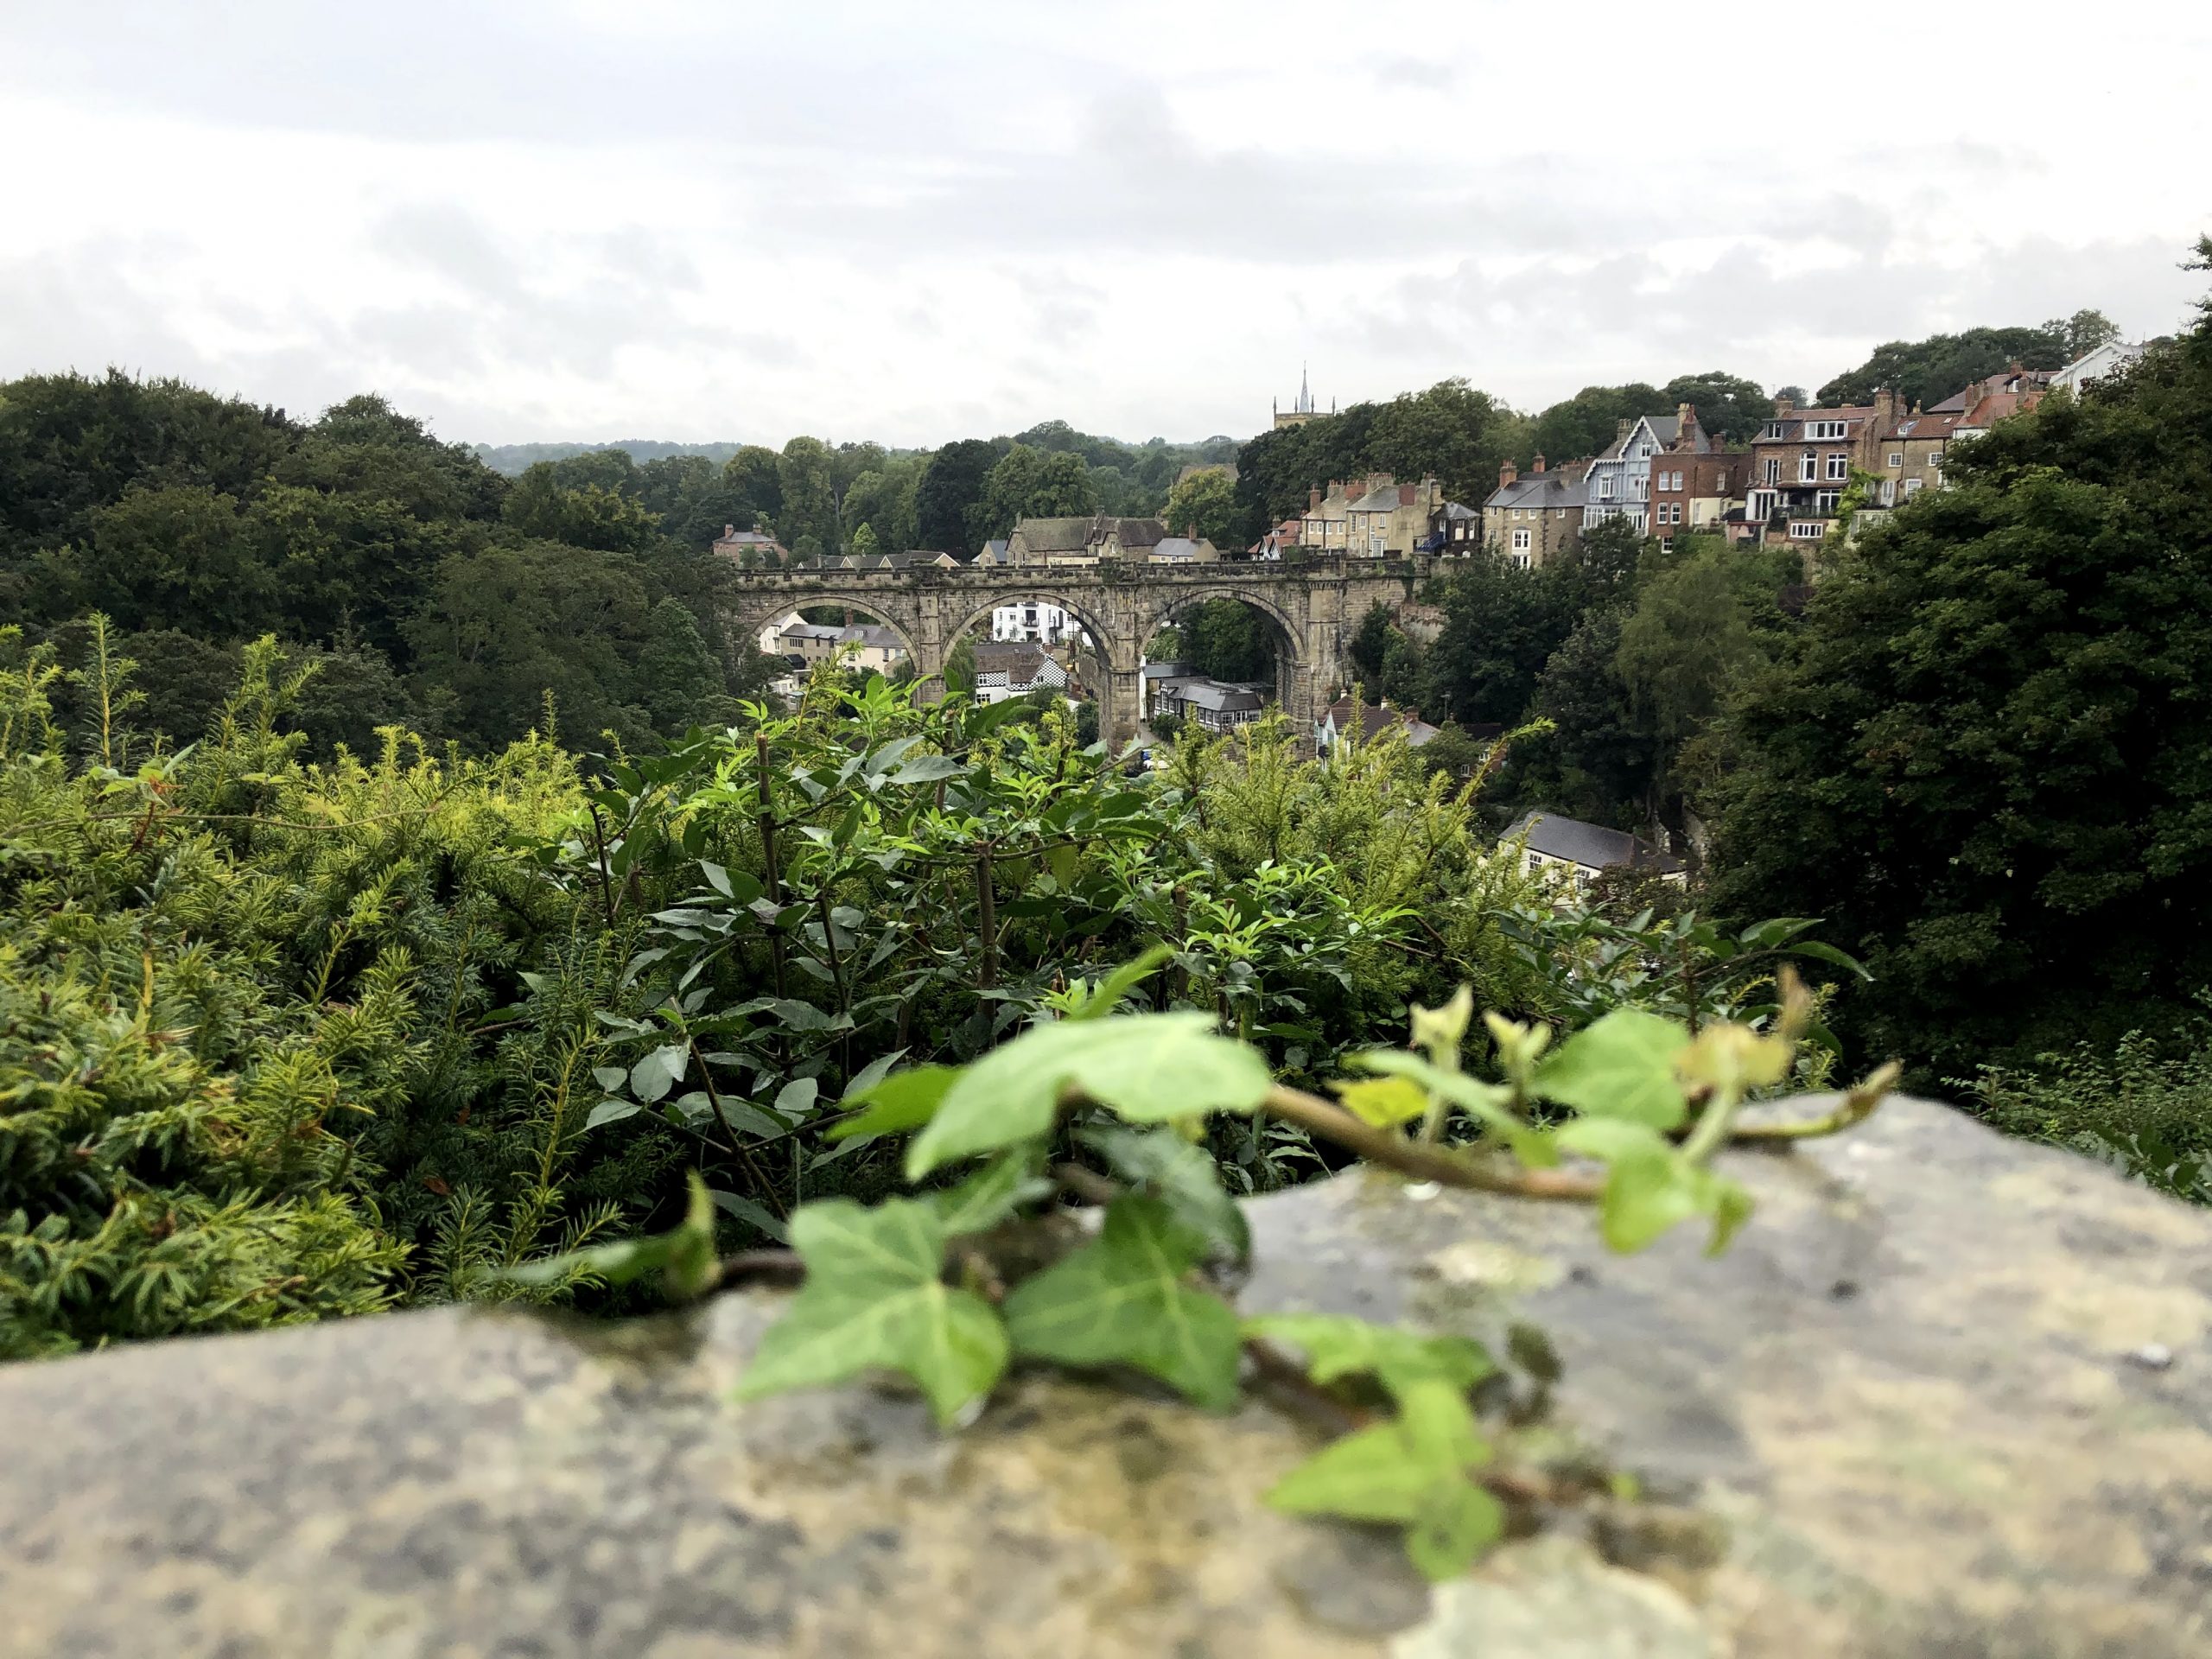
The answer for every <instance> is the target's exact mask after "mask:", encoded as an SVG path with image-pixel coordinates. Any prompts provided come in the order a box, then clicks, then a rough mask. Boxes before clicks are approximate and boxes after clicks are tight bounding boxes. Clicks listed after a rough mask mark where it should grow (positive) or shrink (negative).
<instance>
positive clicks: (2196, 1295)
mask: <svg viewBox="0 0 2212 1659" xmlns="http://www.w3.org/2000/svg"><path fill="white" fill-rule="evenodd" d="M1732 1165H1733V1167H1734V1169H1735V1172H1736V1173H1738V1174H1739V1175H1740V1176H1741V1177H1742V1178H1743V1179H1745V1180H1746V1181H1747V1182H1748V1183H1749V1184H1750V1185H1751V1186H1752V1188H1753V1189H1754V1191H1755V1192H1757V1193H1758V1198H1759V1200H1760V1210H1759V1213H1758V1216H1757V1217H1755V1218H1754V1219H1753V1221H1752V1223H1751V1225H1750V1226H1749V1227H1748V1228H1747V1229H1746V1230H1745V1232H1744V1233H1743V1234H1742V1235H1741V1236H1740V1237H1739V1238H1738V1242H1737V1243H1736V1245H1735V1247H1734V1248H1733V1249H1732V1251H1731V1252H1730V1253H1729V1255H1726V1256H1725V1257H1723V1258H1720V1259H1719V1260H1717V1261H1708V1260H1706V1259H1704V1258H1703V1257H1702V1256H1701V1255H1700V1253H1699V1249H1698V1246H1699V1241H1698V1240H1697V1239H1695V1238H1694V1237H1692V1236H1689V1235H1688V1231H1687V1230H1685V1231H1684V1232H1682V1233H1680V1234H1678V1235H1676V1236H1672V1237H1670V1238H1669V1239H1668V1240H1666V1241H1664V1242H1663V1243H1662V1244H1661V1245H1660V1246H1658V1247H1657V1248H1656V1249H1653V1250H1651V1251H1649V1252H1648V1253H1647V1254H1645V1255H1641V1256H1637V1257H1634V1258H1629V1259H1622V1258H1618V1257H1614V1256H1611V1255H1607V1254H1606V1253H1605V1251H1604V1250H1603V1249H1602V1248H1601V1247H1600V1246H1599V1243H1598V1241H1597V1239H1596V1236H1595V1229H1594V1226H1593V1224H1592V1218H1591V1217H1590V1216H1589V1215H1588V1214H1587V1213H1586V1211H1580V1210H1579V1209H1574V1208H1570V1207H1566V1206H1548V1205H1536V1204H1528V1203H1521V1202H1515V1201H1504V1200H1498V1199H1494V1198H1482V1197H1479V1196H1476V1195H1469V1194H1459V1193H1443V1194H1440V1195H1438V1196H1437V1197H1435V1198H1432V1199H1429V1200H1427V1201H1426V1202H1414V1201H1410V1200H1409V1199H1408V1197H1407V1195H1406V1193H1405V1192H1404V1191H1403V1190H1402V1189H1401V1188H1399V1187H1398V1186H1397V1185H1395V1183H1394V1182H1391V1181H1389V1180H1386V1179H1381V1178H1379V1177H1370V1176H1362V1175H1354V1176H1348V1177H1344V1178H1340V1179H1337V1180H1334V1181H1332V1182H1329V1183H1326V1184H1323V1185H1316V1186H1312V1187H1307V1188H1304V1189H1300V1190H1298V1191H1296V1192H1287V1193H1283V1194H1279V1195H1275V1196H1273V1197H1270V1198H1265V1199H1262V1200H1259V1201H1257V1202H1255V1204H1253V1205H1252V1206H1251V1214H1252V1219H1253V1223H1254V1227H1255V1234H1256V1238H1257V1253H1258V1266H1257V1269H1256V1272H1255V1276H1254V1277H1253V1279H1252V1281H1251V1282H1250V1283H1249V1285H1248V1286H1247V1287H1246V1289H1245V1292H1244V1294H1243V1306H1246V1307H1247V1308H1249V1309H1260V1308H1294V1307H1320V1308H1327V1309H1332V1310H1338V1311H1344V1312H1356V1313H1364V1314H1368V1315H1370V1316H1375V1317H1382V1318H1392V1317H1403V1318H1406V1319H1412V1320H1416V1321H1419V1322H1422V1323H1425V1324H1428V1325H1433V1326H1436V1327H1439V1328H1450V1329H1456V1330H1462V1331H1465V1332H1470V1333H1471V1334H1475V1335H1478V1336H1481V1337H1484V1338H1488V1339H1491V1340H1492V1341H1494V1342H1495V1341H1501V1340H1502V1338H1503V1332H1504V1330H1505V1328H1506V1326H1507V1325H1509V1324H1510V1322H1513V1321H1516V1320H1529V1321H1533V1322H1534V1323H1535V1324H1536V1325H1540V1326H1541V1327H1542V1328H1543V1329H1544V1330H1545V1331H1546V1332H1548V1335H1549V1337H1550V1339H1551V1342H1552V1344H1553V1346H1554V1348H1555V1350H1556V1351H1557V1354H1558V1356H1559V1358H1560V1363H1561V1364H1562V1366H1563V1375H1562V1376H1561V1379H1560V1383H1559V1385H1558V1390H1557V1403H1556V1411H1555V1418H1554V1421H1556V1423H1557V1425H1558V1427H1559V1428H1560V1432H1561V1433H1569V1434H1573V1435H1575V1436H1578V1437H1580V1439H1581V1440H1585V1441H1586V1443H1587V1444H1588V1445H1589V1446H1590V1447H1591V1448H1592V1451H1593V1452H1595V1453H1597V1454H1599V1455H1600V1456H1602V1457H1603V1458H1604V1459H1605V1460H1606V1461H1607V1462H1608V1463H1609V1464H1611V1465H1613V1466H1616V1467H1618V1468H1621V1469H1624V1470H1627V1471H1633V1472H1634V1473H1635V1474H1636V1475H1637V1477H1638V1478H1639V1479H1640V1481H1641V1483H1642V1484H1643V1489H1644V1491H1645V1492H1646V1493H1647V1495H1648V1496H1649V1497H1650V1498H1651V1499H1653V1500H1655V1501H1654V1502H1652V1503H1644V1504H1641V1505H1637V1506H1634V1507H1622V1508H1620V1509H1618V1510H1597V1511H1592V1510H1588V1509H1583V1510H1577V1511H1575V1512H1573V1513H1572V1514H1567V1513H1562V1514H1560V1515H1557V1516H1550V1517H1548V1524H1547V1525H1546V1526H1545V1527H1544V1529H1542V1530H1541V1531H1540V1532H1539V1533H1537V1534H1536V1535H1532V1536H1529V1537H1526V1538H1522V1539H1518V1540H1516V1541H1513V1542H1510V1543H1509V1544H1507V1545H1505V1546H1504V1547H1503V1548H1500V1549H1498V1550H1497V1551H1496V1552H1495V1553H1494V1554H1492V1555H1491V1557H1490V1558H1489V1559H1488V1560H1485V1561H1484V1564H1483V1565H1482V1566H1481V1567H1478V1569H1477V1571H1476V1573H1474V1574H1472V1575H1471V1576H1470V1577H1469V1578H1468V1579H1466V1580H1463V1581H1461V1582H1459V1583H1456V1584H1453V1585H1451V1586H1446V1587H1445V1588H1444V1589H1442V1590H1440V1591H1437V1592H1431V1591H1430V1590H1429V1588H1428V1587H1427V1586H1425V1585H1423V1584H1421V1582H1420V1581H1419V1580H1417V1579H1415V1578H1414V1577H1413V1576H1412V1574H1411V1573H1410V1572H1409V1570H1408V1568H1406V1567H1405V1566H1404V1565H1403V1562H1402V1558H1401V1556H1400V1554H1399V1552H1398V1548H1397V1545H1396V1542H1395V1539H1393V1538H1392V1537H1390V1536H1389V1535H1383V1534H1380V1533H1374V1532H1370V1531H1367V1530H1364V1529H1357V1528H1352V1527H1345V1526H1335V1525H1328V1524H1321V1523H1314V1522H1298V1521H1292V1520H1289V1519H1287V1518H1284V1517H1281V1516H1274V1515H1272V1514H1270V1513H1269V1512H1268V1510H1265V1509H1264V1507H1263V1506H1262V1503H1261V1501H1260V1500H1261V1495H1262V1492H1264V1491H1265V1490H1266V1488H1267V1486H1268V1484H1270V1482H1271V1481H1272V1480H1273V1479H1274V1478H1275V1477H1276V1476H1278V1475H1279V1474H1280V1473H1281V1472H1282V1471H1284V1470H1286V1469H1287V1468H1288V1467H1289V1466H1290V1465H1292V1464H1294V1462H1296V1461H1297V1460H1299V1459H1300V1458H1302V1457H1303V1456H1304V1455H1306V1452H1307V1451H1308V1450H1309V1449H1310V1448H1311V1446H1312V1445H1313V1438H1312V1435H1311V1433H1310V1431H1309V1430H1307V1429H1306V1427H1303V1426H1301V1425H1300V1424H1299V1423H1298V1422H1295V1421H1292V1420H1290V1419H1289V1418H1287V1417H1286V1416H1283V1415H1282V1414H1279V1413H1278V1412H1276V1411H1275V1410H1274V1409H1273V1408H1270V1407H1268V1406H1266V1405H1264V1404H1260V1403H1253V1404H1249V1405H1247V1406H1245V1407H1244V1408H1242V1409H1241V1410H1240V1411H1238V1412H1237V1413H1236V1414H1234V1415H1232V1416H1230V1417H1227V1418H1210V1417H1206V1416H1204V1415H1202V1414H1199V1413H1198V1412H1195V1411H1193V1410H1191V1409H1189V1408H1185V1407H1183V1406H1181V1405H1179V1404H1177V1403H1175V1402H1172V1401H1168V1400H1164V1399H1160V1398H1158V1397H1154V1396H1152V1395H1143V1394H1132V1393H1130V1392H1128V1391H1127V1390H1124V1389H1115V1388H1110V1387H1107V1386H1104V1385H1097V1384H1092V1383H1086V1382H1084V1381H1080V1380H1076V1379H1071V1378H1066V1377H1061V1376H1051V1375H1044V1374H1032V1375H1023V1376H1019V1377H1017V1378H1016V1379H1015V1380H1014V1382H1013V1383H1011V1384H1010V1385H1009V1386H1008V1387H1007V1389H1004V1390H1003V1391H1002V1393H1001V1396H1000V1397H999V1398H998V1400H997V1401H996V1402H994V1404H993V1405H992V1407H991V1408H990V1409H989V1410H988V1412H987V1413H986V1414H984V1416H983V1417H982V1420H981V1421H979V1422H977V1423H976V1424H975V1425H974V1426H973V1427H970V1428H969V1429H967V1430H965V1431H963V1432H962V1433H957V1434H953V1435H940V1434H938V1433H937V1432H936V1431H935V1430H934V1429H932V1428H931V1427H930V1424H929V1422H928V1419H927V1416H926V1414H925V1411H924V1410H923V1408H921V1407H920V1405H919V1404H918V1402H916V1401H915V1400H913V1399H912V1398H911V1397H909V1396H908V1395H905V1394H904V1393H902V1392H900V1391H899V1390H898V1389H895V1388H893V1387H890V1386H888V1385H885V1386H882V1387H875V1386H861V1387H854V1388H849V1389H839V1390H835V1391H830V1392H826V1393H818V1394H811V1395H794V1396H791V1397H788V1398H784V1399H777V1400H772V1401H767V1402H759V1403H754V1404H749V1405H746V1406H742V1407H741V1406H739V1405H737V1404H735V1403H734V1402H732V1400H731V1399H730V1391H731V1389H732V1386H733V1385H734V1383H735V1380H736V1378H737V1377H738V1376H739V1375H740V1373H741V1370H742V1369H743V1366H744V1363H745V1356H746V1355H747V1352H749V1351H750V1349H751V1347H752V1344H753V1342H754V1341H755V1340H756V1339H757V1338H758V1335H759V1332H760V1330H761V1329H762V1327H763V1325H765V1323H766V1320H767V1319H770V1318H771V1317H772V1315H773V1313H774V1310H775V1306H776V1300H777V1299H776V1298H775V1297H773V1296H772V1295H770V1294H765V1293H761V1294H734V1295H728V1296H724V1297H720V1298H717V1299H715V1300H714V1301H712V1302H711V1303H710V1304H709V1305H708V1306H705V1307H704V1308H702V1309H701V1310H698V1311H697V1312H696V1313H691V1314H689V1315H686V1316H681V1317H669V1318H664V1319H652V1320H645V1321H639V1322H635V1323H632V1324H630V1325H620V1326H594V1325H586V1324H582V1323H580V1322H574V1321H560V1320H553V1319H541V1318H536V1317H531V1316H526V1315H522V1314H517V1313H472V1312H465V1311H461V1310H441V1311H432V1312H425V1313H411V1314H405V1315H397V1316H393V1317H390V1318H385V1319H372V1320H362V1321H356V1322H353V1323H351V1324H346V1325H323V1326H317V1327H311V1328H305V1329H299V1330H292V1331H287V1332H278V1333H274V1334H269V1335H263V1336H256V1337H247V1338H219V1339H211V1340H206V1341H199V1342H172V1343H166V1344H149V1345H147V1346H143V1347H137V1348H132V1349H128V1350H123V1351H115V1352H111V1353H107V1354H103V1355H95V1356H89V1357H81V1358H77V1359H72V1360H66V1361H60V1362H57V1363H48V1364H40V1365H22V1366H16V1367H14V1368H10V1369H8V1370H0V1422H4V1424H5V1432H6V1434H7V1445H8V1456H7V1458H6V1459H5V1460H4V1464H0V1655H6V1656H16V1655H23V1656H31V1655H36V1656H40V1659H47V1656H57V1655H67V1656H98V1655H116V1656H125V1655H128V1656H133V1659H138V1656H145V1655H156V1654H158V1655H163V1656H171V1655H174V1656H203V1655H204V1656H216V1655H221V1656H225V1659H294V1656H304V1655H315V1656H334V1659H415V1656H423V1659H428V1656H432V1655H437V1656H484V1659H492V1656H500V1659H522V1656H537V1659H556V1656H572V1655H601V1654H607V1655H623V1656H641V1659H702V1656H708V1655H751V1654H804V1655H824V1656H828V1655H838V1656H849V1655H861V1654H878V1653H884V1654H896V1655H899V1656H901V1659H935V1656H939V1655H943V1656H954V1655H958V1656H977V1659H988V1656H998V1655H1009V1656H1011V1655H1016V1654H1019V1655H1025V1656H1027V1655H1039V1654H1052V1655H1094V1654H1095V1655H1102V1656H1122V1655H1128V1656H1137V1655H1144V1656H1155V1655H1165V1656H1174V1659H1205V1656H1218V1659H1230V1656H1244V1655H1262V1654H1264V1655H1268V1656H1284V1659H1301V1656H1309V1655H1310V1656H1334V1655H1350V1654H1363V1655H1390V1656H1394V1659H1436V1656H1444V1655H1461V1654H1499V1655H1515V1656H1535V1659H1543V1656H1592V1659H1595V1656H1611V1655H1622V1656H1627V1655H1649V1656H1661V1659H1671V1656H1676V1655H1681V1656H1692V1655H1714V1656H1719V1655H1726V1654H1738V1655H1745V1656H1751V1655H1758V1656H1765V1655H1772V1656H1789V1659H1826V1656H1834V1659H1843V1656H1853V1659H1858V1656H1868V1655H1904V1654H1923V1653H1927V1654H1943V1655H1954V1656H1984V1655H1986V1656H1992V1659H1994V1656H1999V1655H2004V1656H2050V1659H2077V1656H2078V1659H2087V1656H2091V1655H2107V1654H2111V1655H2119V1654H2125V1655H2129V1656H2139V1659H2167V1656H2181V1655H2184V1654H2187V1655H2201V1654H2203V1653H2205V1652H2208V1651H2212V1433H2208V1426H2209V1425H2212V1344H2209V1343H2208V1330H2212V1215H2208V1214H2205V1213H2202V1212H2198V1211H2190V1210H2187V1209H2184V1208H2183V1207H2181V1206H2178V1205H2173V1204H2171V1203H2170V1202H2168V1201H2166V1200H2164V1199H2163V1198H2159V1197H2158V1196H2157V1195H2155V1194H2153V1193H2151V1192H2146V1191H2144V1190H2142V1189H2140V1188H2138V1187H2134V1186H2132V1185H2127V1184H2126V1183H2124V1182H2122V1181H2120V1180H2119V1179H2117V1178H2115V1177H2114V1176H2113V1175H2112V1174H2110V1173H2107V1172H2106V1171H2105V1170H2103V1169H2101V1168H2099V1167H2097V1166H2094V1165H2091V1164H2088V1163H2086V1162H2084V1161H2082V1160H2077V1159H2075V1158H2072V1157H2069V1156H2068V1155H2065V1154H2057V1153H2053V1152H2050V1151H2048V1150H2045V1149H2042V1148H2037V1147H2027V1146H2023V1145H2019V1144H2018V1143H2014V1142H2009V1141H2002V1140H2000V1139H1999V1138H1998V1137H1997V1136H1995V1135H1991V1134H1989V1133H1988V1132H1986V1131H1985V1130H1983V1129H1981V1128H1979V1127H1978V1126H1976V1125H1974V1123H1972V1122H1969V1121H1967V1120H1966V1119H1964V1118H1962V1117H1960V1116H1957V1115H1955V1114H1954V1113H1952V1112H1951V1111H1949V1110H1948V1109H1945V1108H1942V1107H1938V1106H1933V1105H1929V1104H1926V1103H1916V1102H1910V1101H1906V1102H1896V1103H1891V1105H1889V1106H1886V1107H1885V1108H1884V1109H1883V1110H1882V1111H1881V1112H1880V1113H1879V1114H1878V1116H1876V1117H1875V1118H1874V1119H1873V1120H1872V1122H1870V1123H1869V1124H1867V1125H1866V1126H1865V1127H1864V1128H1861V1129H1859V1130H1858V1131H1855V1132H1854V1133H1853V1135H1849V1136H1847V1137H1845V1138H1843V1139H1841V1140H1838V1141H1827V1142H1821V1143H1816V1144H1813V1145H1808V1146H1807V1147H1802V1148H1801V1149H1799V1150H1797V1151H1796V1152H1793V1153H1789V1154H1778V1155H1765V1154H1732Z"/></svg>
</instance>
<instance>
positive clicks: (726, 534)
mask: <svg viewBox="0 0 2212 1659" xmlns="http://www.w3.org/2000/svg"><path fill="white" fill-rule="evenodd" d="M736 534H737V526H736V525H735V524H724V525H723V526H722V540H724V541H728V540H729V538H730V537H733V536H734V535H736Z"/></svg>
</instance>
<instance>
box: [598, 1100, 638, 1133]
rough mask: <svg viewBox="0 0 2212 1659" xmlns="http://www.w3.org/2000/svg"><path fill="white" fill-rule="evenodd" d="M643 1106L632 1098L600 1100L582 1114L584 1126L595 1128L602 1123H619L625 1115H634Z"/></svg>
mask: <svg viewBox="0 0 2212 1659" xmlns="http://www.w3.org/2000/svg"><path fill="white" fill-rule="evenodd" d="M643 1110H645V1108H644V1107H642V1106H640V1105H639V1104H638V1103H637V1102H636V1101H634V1100H602V1101H601V1102H600V1103H599V1104H598V1105H596V1106H594V1107H593V1108H592V1109H591V1110H590V1111H589V1112H588V1113H586V1114H585V1116H584V1128H588V1129H595V1128H598V1127H599V1126H600V1125H601V1124H602V1123H620V1122H621V1121H622V1120H623V1119H624V1118H626V1117H635V1116H637V1115H638V1114H639V1112H641V1111H643Z"/></svg>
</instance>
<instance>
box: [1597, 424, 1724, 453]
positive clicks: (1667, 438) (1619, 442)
mask: <svg viewBox="0 0 2212 1659" xmlns="http://www.w3.org/2000/svg"><path fill="white" fill-rule="evenodd" d="M1643 424H1644V425H1646V426H1648V427H1649V428H1650V429H1651V435H1652V436H1653V437H1654V438H1656V439H1657V440H1658V442H1659V447H1660V448H1662V449H1664V448H1666V447H1667V446H1668V445H1669V444H1670V443H1672V442H1674V441H1675V439H1676V438H1677V437H1679V436H1681V430H1682V420H1681V416H1679V415H1646V416H1644V417H1643ZM1636 428H1637V423H1636V422H1634V421H1630V423H1629V426H1628V430H1627V431H1625V432H1624V433H1622V434H1621V435H1620V436H1618V438H1615V439H1614V440H1613V443H1612V448H1610V449H1608V450H1606V451H1605V454H1601V455H1599V457H1598V459H1599V460H1600V461H1619V460H1621V459H1622V458H1623V457H1624V456H1625V455H1626V454H1628V441H1629V440H1630V438H1632V437H1634V436H1635V435H1636ZM1700 453H1702V452H1700Z"/></svg>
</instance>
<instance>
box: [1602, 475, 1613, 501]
mask: <svg viewBox="0 0 2212 1659" xmlns="http://www.w3.org/2000/svg"><path fill="white" fill-rule="evenodd" d="M1598 497H1599V499H1600V500H1604V501H1610V500H1611V499H1613V475H1612V474H1611V473H1607V474H1605V476H1604V477H1603V478H1601V479H1599V480H1598Z"/></svg>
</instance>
